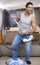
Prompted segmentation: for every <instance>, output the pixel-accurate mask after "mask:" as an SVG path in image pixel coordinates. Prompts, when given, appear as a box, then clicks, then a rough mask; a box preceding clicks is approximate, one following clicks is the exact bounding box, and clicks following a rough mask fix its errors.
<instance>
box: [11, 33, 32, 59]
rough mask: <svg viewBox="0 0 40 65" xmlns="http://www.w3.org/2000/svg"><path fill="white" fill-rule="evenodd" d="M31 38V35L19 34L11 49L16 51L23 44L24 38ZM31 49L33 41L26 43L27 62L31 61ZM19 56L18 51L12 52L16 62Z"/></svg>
mask: <svg viewBox="0 0 40 65" xmlns="http://www.w3.org/2000/svg"><path fill="white" fill-rule="evenodd" d="M29 36H30V34H24V35H23V34H20V33H18V34H17V35H16V36H15V38H14V40H13V43H12V45H11V48H13V49H16V48H17V47H18V45H19V44H20V43H21V42H22V40H23V38H24V37H26V38H28V37H29ZM31 48H32V42H31V41H29V42H26V43H25V50H26V54H25V58H26V60H29V58H30V53H31ZM17 54H18V51H15V50H12V57H13V59H15V60H16V59H17Z"/></svg>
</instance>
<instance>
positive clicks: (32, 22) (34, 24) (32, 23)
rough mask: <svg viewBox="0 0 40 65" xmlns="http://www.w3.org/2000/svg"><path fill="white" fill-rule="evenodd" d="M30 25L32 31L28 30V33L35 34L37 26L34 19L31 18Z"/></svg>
mask: <svg viewBox="0 0 40 65" xmlns="http://www.w3.org/2000/svg"><path fill="white" fill-rule="evenodd" d="M31 25H32V29H31V30H29V31H28V33H33V32H36V28H37V24H36V19H35V17H33V18H32V21H31Z"/></svg>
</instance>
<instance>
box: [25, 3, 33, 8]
mask: <svg viewBox="0 0 40 65" xmlns="http://www.w3.org/2000/svg"><path fill="white" fill-rule="evenodd" d="M28 5H33V3H32V2H28V3H27V4H26V6H25V7H26V8H27V7H28Z"/></svg>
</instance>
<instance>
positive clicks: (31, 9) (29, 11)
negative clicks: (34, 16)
mask: <svg viewBox="0 0 40 65" xmlns="http://www.w3.org/2000/svg"><path fill="white" fill-rule="evenodd" d="M26 10H27V11H28V13H29V14H31V13H32V12H33V5H31V4H29V5H28V7H27V8H26Z"/></svg>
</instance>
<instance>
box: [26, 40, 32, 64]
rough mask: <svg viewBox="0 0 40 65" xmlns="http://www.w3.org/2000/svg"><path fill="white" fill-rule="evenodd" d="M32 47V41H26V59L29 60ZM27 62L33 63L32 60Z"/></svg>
mask: <svg viewBox="0 0 40 65" xmlns="http://www.w3.org/2000/svg"><path fill="white" fill-rule="evenodd" d="M31 48H32V42H31V41H29V42H27V43H25V50H26V55H25V58H26V61H29V59H30V54H31ZM27 63H28V64H31V62H30V61H29V62H27Z"/></svg>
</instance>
